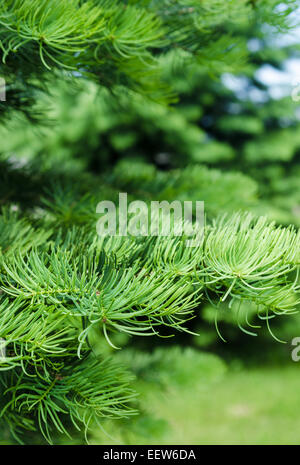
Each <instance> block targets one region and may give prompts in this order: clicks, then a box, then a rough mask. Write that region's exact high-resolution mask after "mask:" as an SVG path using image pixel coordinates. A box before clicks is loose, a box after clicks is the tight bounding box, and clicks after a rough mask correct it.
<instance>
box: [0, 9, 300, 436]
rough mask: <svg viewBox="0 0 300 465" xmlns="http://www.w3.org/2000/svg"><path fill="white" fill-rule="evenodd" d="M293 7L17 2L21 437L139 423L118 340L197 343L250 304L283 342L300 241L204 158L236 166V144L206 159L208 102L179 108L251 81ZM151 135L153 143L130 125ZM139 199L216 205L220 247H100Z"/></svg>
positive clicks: (4, 192) (110, 242)
mask: <svg viewBox="0 0 300 465" xmlns="http://www.w3.org/2000/svg"><path fill="white" fill-rule="evenodd" d="M285 3H286V8H285V9H284V10H283V9H282V8H281V6H280V5H281V2H280V1H278V0H264V1H262V2H256V1H255V2H249V1H247V0H242V1H241V0H228V1H227V2H226V3H224V2H220V1H219V0H203V1H202V2H199V1H196V0H179V1H178V0H176V1H175V0H139V1H138V0H131V1H130V0H129V1H121V0H113V1H107V0H3V1H2V2H1V5H0V48H1V67H0V75H1V76H2V77H3V78H4V79H5V82H6V101H2V102H0V105H1V107H0V108H1V123H2V128H1V136H2V140H3V145H2V148H1V173H0V179H1V187H0V199H1V204H2V211H1V216H0V251H1V254H0V281H1V282H0V285H1V295H0V337H1V341H2V352H1V353H2V356H1V362H0V370H1V371H0V394H1V395H0V407H1V413H0V430H1V431H3V432H4V433H3V434H6V432H8V433H9V434H10V435H11V436H12V437H13V438H14V439H15V440H17V441H20V442H25V443H30V441H31V440H33V439H32V438H33V434H36V433H37V434H42V435H43V436H44V438H46V440H47V441H49V442H53V438H54V437H55V436H56V435H57V434H58V433H61V434H71V433H72V432H73V431H74V429H75V430H76V429H77V430H78V431H85V432H86V433H87V432H88V429H89V427H90V426H91V425H92V424H93V423H95V422H98V423H99V424H100V425H101V421H102V419H104V418H116V419H121V418H130V417H131V416H132V415H134V414H135V413H136V410H135V407H136V404H135V392H134V391H133V389H132V386H131V381H132V375H131V374H130V373H129V372H128V370H126V369H125V368H124V367H122V366H120V363H119V362H117V361H116V359H114V353H112V355H111V357H110V358H105V357H104V356H103V355H102V354H98V352H97V344H98V343H99V341H100V343H102V342H103V341H105V343H107V344H108V345H109V346H111V347H112V348H114V349H116V342H115V337H116V336H117V335H118V334H125V335H126V336H159V335H164V336H169V335H171V334H173V333H175V332H178V331H181V332H185V331H186V332H188V331H189V326H188V322H189V320H190V319H191V318H194V317H197V315H198V313H199V308H200V305H201V304H202V303H203V302H204V303H205V302H213V305H215V306H216V307H217V309H216V319H217V315H218V306H219V305H226V306H227V308H228V312H230V311H231V309H232V308H235V307H240V306H242V308H244V307H243V304H244V302H248V303H250V304H251V305H252V306H254V308H255V312H256V313H257V315H258V316H259V317H260V318H261V320H263V321H265V323H266V325H267V327H268V328H269V329H270V332H271V331H272V330H271V322H272V319H273V318H274V317H275V316H277V315H289V314H292V313H294V312H295V311H296V309H297V304H298V300H299V282H298V273H299V241H300V235H299V231H297V229H296V228H295V227H294V226H292V225H285V226H280V225H279V224H278V223H276V222H275V221H273V222H272V221H270V220H268V219H267V218H264V217H259V216H255V215H253V214H252V213H249V212H247V211H246V210H251V209H252V207H253V202H254V203H255V201H256V195H257V185H256V183H255V181H253V180H252V179H251V178H250V177H249V176H248V175H247V174H241V173H238V172H232V171H228V172H226V173H223V172H222V171H221V170H220V168H221V167H220V166H219V169H218V170H216V169H212V168H211V167H207V166H204V165H198V164H197V163H198V162H209V163H210V160H211V159H213V158H214V157H215V159H217V160H218V159H221V160H222V159H223V158H225V159H226V158H228V159H230V158H232V148H231V147H230V146H229V144H226V143H224V142H222V141H218V140H217V141H214V142H212V141H210V142H209V143H207V151H208V153H211V155H212V156H211V158H209V157H207V159H205V158H203V157H202V153H203V150H202V151H201V150H200V151H199V147H197V144H198V143H199V145H201V143H204V141H205V133H204V130H203V129H200V128H199V127H197V126H196V125H195V124H191V123H190V121H189V118H186V115H191V119H192V120H194V121H195V120H197V118H198V117H199V114H197V111H199V109H198V110H197V108H195V106H194V107H193V106H188V105H186V108H185V112H184V111H183V112H181V110H179V109H178V108H179V107H178V106H176V105H175V104H176V102H177V101H178V100H179V101H180V95H181V94H185V92H184V89H183V90H182V89H180V85H181V86H183V87H184V76H186V78H187V77H189V79H192V77H193V75H194V79H198V76H206V79H207V75H209V76H210V79H211V80H212V81H211V82H212V83H214V82H215V83H216V84H215V85H216V86H217V85H218V84H217V82H218V79H219V78H220V76H221V75H222V74H223V73H224V72H230V73H241V72H243V71H245V70H247V69H248V61H247V60H248V55H249V50H248V49H247V34H250V31H253V30H254V29H255V28H259V27H261V28H262V26H266V25H268V26H269V27H272V28H275V29H277V30H280V31H281V30H285V29H286V28H288V27H289V19H288V18H289V13H290V12H291V11H293V9H295V8H296V6H297V2H296V1H294V0H289V1H287V2H285ZM262 29H263V28H262ZM245 31H246V32H245ZM184 72H186V74H184ZM180 74H181V76H182V77H183V79H181V80H180V79H179V80H178V79H175V76H178V75H180ZM189 82H190V81H189ZM193 82H194V81H192V83H193ZM189 85H190V84H189ZM210 85H213V84H211V83H210ZM194 89H196V86H195V87H194ZM208 104H209V102H208ZM250 119H251V118H250ZM228 121H229V122H228V124H229V125H230V127H231V128H232V125H234V121H233V120H232V118H231V121H230V119H229V120H228ZM248 123H249V120H248ZM139 124H141V125H142V126H141V128H143V130H142V131H141V132H139V131H136V130H135V132H133V131H130V130H129V129H128V128H130V127H132V126H134V127H135V128H137V127H139V126H138V125H139ZM220 124H221V123H220ZM220 124H219V126H220ZM224 124H225V125H226V124H227V121H225V122H224V121H223V130H224V131H226V127H225V128H224ZM249 124H250V126H251V121H250V123H249ZM255 125H257V121H256V123H253V120H252V127H253V126H255ZM221 126H222V124H221ZM122 128H123V130H122ZM182 128H183V130H182ZM147 131H148V134H154V136H155V138H156V140H155V141H153V142H154V143H155V146H156V147H157V146H159V145H160V144H161V145H162V146H163V145H164V144H165V145H166V146H172V145H173V146H174V147H175V146H176V144H182V147H186V148H187V149H188V150H187V153H186V155H187V156H188V157H189V162H190V163H192V165H191V166H186V165H187V163H186V159H185V158H184V157H185V154H179V153H178V152H176V151H175V155H174V159H171V160H170V157H169V155H168V156H166V154H165V153H164V152H163V151H162V152H161V153H158V152H157V151H156V150H153V151H151V148H150V149H149V147H146V149H145V152H144V154H141V153H140V152H141V150H142V149H141V148H142V147H143V140H140V141H139V140H138V143H137V138H138V136H137V134H141V133H143V134H147ZM250 132H251V131H250ZM164 137H165V139H164ZM172 138H173V140H171V139H172ZM133 141H134V144H133V143H132V142H133ZM250 143H251V141H249V144H250ZM132 146H134V147H135V148H136V152H135V153H134V152H133V153H131V158H128V154H129V152H130V150H129V149H130V148H131V147H132ZM249 151H250V152H251V146H250V148H249V145H248V149H247V147H245V150H244V152H245V153H246V157H247V153H249ZM254 152H255V150H254ZM251 153H252V152H251ZM124 155H125V156H124ZM180 155H182V156H180ZM250 158H251V157H250ZM195 163H196V165H194V164H195ZM155 165H156V166H155ZM163 165H165V166H163ZM170 167H172V168H176V170H175V171H168V170H167V169H166V168H170ZM161 168H164V169H161ZM124 191H125V192H127V193H128V195H129V196H130V198H131V199H141V198H142V199H144V200H148V201H149V200H170V201H171V200H174V199H175V198H176V199H179V200H190V199H191V198H192V199H197V200H205V201H206V207H207V221H206V225H205V229H204V239H203V241H202V242H201V243H199V244H198V245H197V247H193V248H189V247H186V237H185V236H177V235H176V234H173V235H172V234H171V235H169V236H166V237H145V236H142V235H140V236H134V237H131V236H130V237H129V236H127V237H122V236H120V237H118V236H116V237H114V236H112V237H98V236H97V234H96V223H97V219H98V215H97V213H96V205H97V203H98V202H99V201H100V200H105V199H110V200H115V201H116V200H117V198H118V194H119V192H124ZM175 226H176V225H175ZM246 320H247V315H246ZM216 326H217V324H216ZM217 330H218V327H217ZM101 341H102V342H101ZM4 352H5V356H4V355H3V353H4ZM115 358H116V357H115Z"/></svg>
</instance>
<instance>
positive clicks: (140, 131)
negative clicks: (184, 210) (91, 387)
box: [0, 13, 300, 444]
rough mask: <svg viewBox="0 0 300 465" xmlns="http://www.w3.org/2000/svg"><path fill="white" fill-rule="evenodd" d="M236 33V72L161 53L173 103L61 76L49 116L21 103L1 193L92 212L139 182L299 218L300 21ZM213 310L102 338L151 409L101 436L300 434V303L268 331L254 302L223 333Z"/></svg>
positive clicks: (215, 209)
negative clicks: (154, 332) (296, 352)
mask: <svg viewBox="0 0 300 465" xmlns="http://www.w3.org/2000/svg"><path fill="white" fill-rule="evenodd" d="M298 17H299V14H298V13H296V14H295V15H294V17H293V21H294V23H297V21H298ZM238 34H239V35H240V36H241V38H242V39H243V41H244V43H245V44H246V46H247V48H248V52H249V55H250V56H249V60H248V61H247V62H245V63H243V65H242V66H241V69H240V70H239V72H237V73H236V75H235V76H233V74H231V73H230V72H226V71H224V72H223V71H222V72H221V73H220V75H219V76H216V75H213V74H211V72H210V70H209V69H206V68H203V67H201V66H199V65H198V64H191V66H190V67H189V68H188V69H185V68H182V67H181V60H180V59H181V57H180V53H179V54H178V56H171V55H172V54H166V56H163V57H161V60H162V61H163V62H164V63H163V69H164V73H165V77H164V78H165V80H166V81H170V80H171V81H172V83H173V86H174V87H175V89H176V91H177V92H178V94H179V96H180V98H179V101H178V103H176V104H174V105H172V106H171V107H165V106H161V105H160V104H158V103H155V102H152V101H149V100H148V99H146V97H143V96H140V95H136V94H133V93H132V94H131V93H130V92H129V91H128V92H123V91H122V92H120V93H118V92H116V93H115V94H112V93H111V92H109V91H108V90H107V89H103V88H99V87H98V86H97V85H95V84H93V83H91V82H87V81H84V80H83V81H80V80H79V82H77V83H76V84H75V88H73V87H69V86H68V84H66V83H65V81H64V79H63V78H62V79H59V78H57V79H56V81H55V84H54V83H53V86H51V85H50V87H49V88H50V94H49V95H44V94H42V95H41V97H40V99H39V100H38V102H37V103H36V105H35V110H36V112H37V113H39V112H42V113H46V114H47V118H45V119H42V121H38V122H36V121H34V122H32V121H28V120H27V119H26V117H25V116H22V115H18V117H17V118H16V117H14V118H12V119H11V120H10V121H8V123H7V124H6V125H5V126H4V125H3V126H2V127H1V128H0V139H1V152H2V158H1V171H0V195H1V199H4V200H2V203H5V202H7V201H9V202H11V203H13V204H14V205H16V208H18V206H19V205H21V206H22V208H25V209H26V208H28V209H30V208H31V204H32V200H33V199H34V201H35V204H36V205H38V208H35V210H34V212H33V213H34V215H35V217H36V218H39V216H42V215H43V214H44V211H45V210H44V209H45V208H46V209H47V215H50V217H51V215H52V217H53V221H55V223H56V224H58V225H65V226H66V225H67V226H68V225H71V224H77V225H82V224H84V223H86V222H87V221H89V222H92V221H95V219H96V214H95V213H94V212H95V205H96V204H97V202H99V201H100V200H101V199H108V198H109V199H111V200H114V199H115V198H117V194H118V192H128V194H129V196H130V197H131V198H132V199H145V200H151V199H155V200H162V199H164V200H172V199H179V200H204V201H205V208H206V214H207V216H208V218H209V219H210V218H213V217H214V216H215V215H218V214H219V213H226V212H233V211H244V210H247V211H251V212H253V213H254V214H256V215H265V216H267V217H268V218H269V219H270V220H273V221H275V222H276V223H277V224H283V225H289V224H293V225H295V226H296V227H299V224H300V165H299V159H300V102H299V101H298V100H297V98H295V97H297V95H298V94H297V85H298V82H297V79H299V83H300V46H299V39H300V33H299V28H295V29H293V30H292V31H291V32H290V33H287V32H285V33H281V32H280V31H278V30H276V31H274V30H273V29H272V28H271V27H269V28H267V29H266V28H263V26H262V25H261V24H260V25H259V26H257V28H256V27H254V28H253V27H252V28H251V29H249V28H245V29H240V30H239V31H238ZM174 53H175V52H174ZM295 89H296V91H295ZM293 95H294V98H292V97H293ZM299 96H300V91H299ZM29 172H30V173H31V174H28V173H29ZM32 173H34V175H32ZM8 177H9V179H10V181H9V182H10V187H9V189H7V179H8ZM53 178H55V179H56V183H55V184H53V181H52V180H53ZM41 185H43V194H42V196H39V194H38V192H39V190H40V186H41ZM37 199H38V200H37ZM68 199H69V201H68ZM4 201H5V202H4ZM215 312H216V309H215V303H214V302H212V305H208V304H206V305H204V306H203V305H202V306H201V307H200V308H199V309H198V311H197V315H198V318H197V319H195V320H193V321H191V322H190V325H189V329H190V331H191V332H196V333H199V336H194V335H193V334H188V335H184V334H177V335H176V337H174V338H167V339H163V338H162V339H160V338H141V339H138V338H135V337H131V338H129V337H126V336H124V335H123V336H121V335H115V337H112V340H113V342H114V343H115V344H116V345H118V346H120V347H122V350H120V351H113V349H111V348H108V347H107V345H106V344H104V343H103V346H102V344H101V343H100V344H99V343H97V344H96V343H95V350H96V351H97V350H99V352H101V353H103V352H104V353H112V352H113V353H114V357H115V358H116V359H118V360H120V362H121V363H123V364H125V365H126V366H128V368H129V369H130V370H131V371H133V373H134V374H135V376H136V380H135V387H136V389H137V391H138V392H139V397H138V401H137V406H138V409H139V411H140V414H139V415H138V416H137V417H136V418H135V419H134V420H130V421H125V420H120V421H105V422H103V424H102V425H101V427H100V426H99V425H95V426H94V428H93V431H92V433H91V434H90V435H89V441H90V443H92V444H299V443H300V409H299V391H300V389H299V388H300V376H299V373H300V362H299V363H296V362H293V361H292V359H291V351H292V346H291V341H292V339H293V338H294V337H297V336H300V320H299V316H298V315H295V316H294V317H286V318H285V317H284V316H283V317H281V318H278V319H277V318H276V319H275V320H272V327H271V333H270V331H268V329H267V328H266V327H265V324H264V322H263V321H262V320H260V319H259V318H258V316H257V314H256V311H255V309H254V308H252V307H251V305H250V304H249V303H243V304H242V312H241V313H242V316H240V314H239V313H240V309H234V308H233V309H231V311H229V309H228V307H227V306H226V305H225V304H224V305H222V306H221V307H220V308H219V309H218V331H219V333H220V334H218V331H217V330H216V327H215ZM245 319H246V320H247V321H245ZM249 323H250V325H252V327H249V325H248V324H249ZM246 326H247V329H245V327H246ZM259 326H262V327H261V328H259ZM250 333H253V334H252V335H251V334H250ZM221 337H222V338H224V339H225V340H226V341H227V342H224V341H223V340H222V338H221ZM145 339H146V340H145ZM277 339H280V340H282V341H284V343H282V342H279V341H278V340H277ZM1 440H2V442H3V443H7V441H8V439H7V438H5V437H3V438H1ZM32 441H34V438H33V439H32ZM39 441H40V439H38V440H37V442H39ZM83 442H84V440H83V439H82V438H81V437H78V438H77V437H76V435H75V437H74V440H72V441H71V440H69V439H68V438H65V437H59V438H57V443H64V444H65V443H83Z"/></svg>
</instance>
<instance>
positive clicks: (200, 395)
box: [92, 362, 300, 445]
mask: <svg viewBox="0 0 300 465" xmlns="http://www.w3.org/2000/svg"><path fill="white" fill-rule="evenodd" d="M299 373H300V365H299V364H297V363H295V362H289V364H288V365H285V366H282V367H278V366H276V367H270V366H269V367H261V368H250V369H249V368H247V369H246V368H239V369H237V368H229V369H228V371H227V372H226V373H225V374H223V375H222V377H221V378H219V379H215V380H213V381H212V382H208V383H203V381H202V380H201V379H200V378H199V377H198V378H197V376H196V377H195V378H194V380H193V382H192V383H189V385H185V386H182V385H181V386H176V387H172V388H171V389H170V388H169V389H167V390H160V389H159V388H158V387H157V386H155V385H146V384H145V385H144V387H143V393H142V398H143V405H144V407H145V408H146V409H147V410H148V411H149V412H150V411H151V412H152V413H153V415H154V418H156V420H155V419H152V420H151V417H149V418H148V419H147V416H146V417H140V418H138V419H137V420H136V422H135V427H133V429H131V430H129V429H128V428H127V427H126V424H125V425H124V426H125V428H122V430H124V431H125V433H124V431H123V433H120V430H117V429H116V427H115V424H110V425H107V427H106V428H107V431H108V432H109V434H110V435H111V436H113V437H114V439H115V440H112V439H109V438H108V437H107V436H106V435H104V434H103V433H101V432H100V431H95V434H94V437H93V440H92V443H93V444H118V443H121V444H152V445H153V444H157V445H163V444H178V445H184V444H190V445H196V444H242V445H246V444H300V406H299V392H300V376H299Z"/></svg>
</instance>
